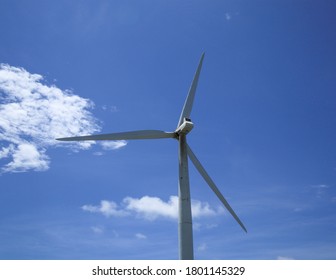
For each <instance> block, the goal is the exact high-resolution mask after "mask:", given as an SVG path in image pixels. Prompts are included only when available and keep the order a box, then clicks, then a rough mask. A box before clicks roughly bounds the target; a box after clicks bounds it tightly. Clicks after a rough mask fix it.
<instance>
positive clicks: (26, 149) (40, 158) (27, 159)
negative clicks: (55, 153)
mask: <svg viewBox="0 0 336 280" xmlns="http://www.w3.org/2000/svg"><path fill="white" fill-rule="evenodd" d="M48 168H49V158H48V156H47V155H45V154H44V150H40V151H38V150H37V148H36V147H35V146H34V145H32V144H29V143H23V144H19V145H18V146H17V148H16V149H13V151H12V161H11V162H10V163H8V164H7V165H6V166H5V167H4V168H3V170H4V171H5V172H10V171H12V172H21V171H26V170H29V169H33V170H36V171H44V170H47V169H48Z"/></svg>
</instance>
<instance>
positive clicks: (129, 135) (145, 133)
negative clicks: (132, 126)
mask: <svg viewBox="0 0 336 280" xmlns="http://www.w3.org/2000/svg"><path fill="white" fill-rule="evenodd" d="M174 137H175V133H174V132H165V131H161V130H138V131H129V132H119V133H110V134H97V135H88V136H75V137H66V138H58V139H56V140H59V141H86V140H94V141H96V140H133V139H160V138H174Z"/></svg>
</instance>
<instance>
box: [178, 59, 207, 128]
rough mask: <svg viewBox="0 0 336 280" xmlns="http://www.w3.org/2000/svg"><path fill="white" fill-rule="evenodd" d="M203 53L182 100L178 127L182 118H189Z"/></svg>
mask: <svg viewBox="0 0 336 280" xmlns="http://www.w3.org/2000/svg"><path fill="white" fill-rule="evenodd" d="M204 54H205V53H203V54H202V56H201V59H200V61H199V63H198V67H197V70H196V73H195V76H194V79H193V81H192V83H191V86H190V89H189V93H188V95H187V98H186V100H185V102H184V106H183V109H182V113H181V116H180V120H179V122H178V125H177V127H179V126H180V125H181V124H182V123H183V119H184V118H189V117H190V114H191V109H192V106H193V102H194V97H195V92H196V88H197V83H198V78H199V75H200V73H201V68H202V63H203V58H204Z"/></svg>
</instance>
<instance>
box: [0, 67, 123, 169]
mask: <svg viewBox="0 0 336 280" xmlns="http://www.w3.org/2000/svg"><path fill="white" fill-rule="evenodd" d="M93 106H94V104H93V102H92V101H91V100H89V99H85V98H82V97H80V96H78V95H75V94H73V92H71V91H69V90H61V89H59V88H58V87H56V86H55V85H47V84H46V83H45V82H44V80H43V77H42V76H41V75H39V74H31V73H29V72H28V71H26V70H25V69H23V68H18V67H13V66H10V65H7V64H0V160H1V162H0V163H1V164H2V167H1V171H2V172H23V171H29V170H35V171H44V170H47V169H48V168H49V163H50V158H49V157H48V155H47V154H46V152H47V148H49V147H51V146H63V147H70V148H73V149H77V150H78V149H88V148H89V147H91V145H92V144H93V143H94V142H80V143H75V142H71V143H60V142H57V141H56V140H55V138H57V137H66V136H72V135H87V134H92V133H95V132H97V131H99V130H100V127H99V125H98V120H97V119H95V118H94V116H93V115H92V113H91V112H90V110H91V109H92V108H93ZM125 145H126V142H116V143H115V142H111V143H109V144H103V148H104V149H118V148H120V147H122V146H125Z"/></svg>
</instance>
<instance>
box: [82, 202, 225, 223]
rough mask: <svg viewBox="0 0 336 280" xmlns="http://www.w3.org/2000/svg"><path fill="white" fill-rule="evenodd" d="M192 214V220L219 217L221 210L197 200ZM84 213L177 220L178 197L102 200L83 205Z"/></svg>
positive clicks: (193, 205)
mask: <svg viewBox="0 0 336 280" xmlns="http://www.w3.org/2000/svg"><path fill="white" fill-rule="evenodd" d="M191 208H192V214H193V217H194V218H199V217H208V216H216V215H221V214H222V213H223V209H222V208H218V209H213V208H211V207H210V206H209V204H208V203H206V202H201V201H198V200H192V201H191ZM82 209H83V210H84V211H88V212H91V213H100V214H103V215H105V216H107V217H111V216H114V217H123V216H128V215H132V214H133V215H134V214H136V215H137V217H139V218H143V219H146V220H150V221H153V220H156V219H158V218H169V219H177V209H178V197H177V196H170V198H169V200H168V201H167V202H165V201H163V200H162V199H161V198H159V197H151V196H143V197H141V198H132V197H126V198H125V199H123V201H122V203H121V204H120V205H117V203H115V202H114V201H107V200H102V201H101V202H100V205H98V206H93V205H84V206H82Z"/></svg>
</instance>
